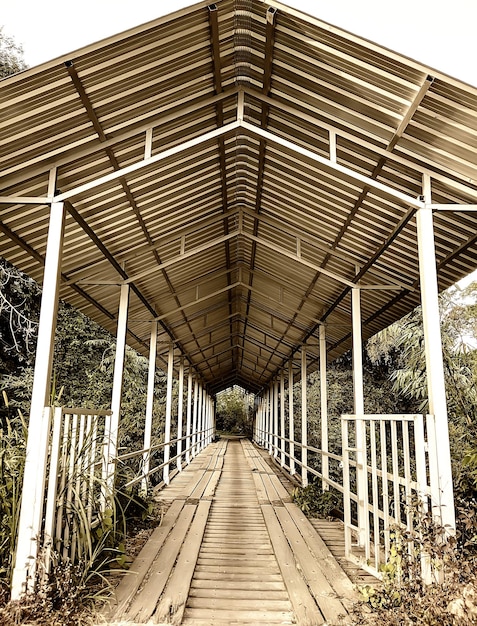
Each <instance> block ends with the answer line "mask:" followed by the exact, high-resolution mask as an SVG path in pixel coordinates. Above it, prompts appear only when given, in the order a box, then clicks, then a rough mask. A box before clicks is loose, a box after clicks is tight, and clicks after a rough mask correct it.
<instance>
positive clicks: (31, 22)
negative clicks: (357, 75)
mask: <svg viewBox="0 0 477 626" xmlns="http://www.w3.org/2000/svg"><path fill="white" fill-rule="evenodd" d="M211 2H212V0H211ZM193 3H194V0H167V1H164V0H162V1H161V0H79V2H68V1H66V2H65V0H0V26H4V32H5V33H6V34H7V35H10V36H13V37H14V38H15V40H16V41H17V43H20V44H22V45H23V48H24V52H25V60H26V62H27V63H28V65H30V66H33V65H38V64H39V63H43V62H44V61H49V60H51V59H53V58H55V57H58V56H62V55H64V54H65V53H68V52H72V51H73V50H76V49H78V48H80V47H82V46H84V45H87V44H90V43H93V42H96V41H99V40H100V39H103V38H105V37H108V36H110V35H113V34H116V33H119V32H121V31H123V30H127V29H128V28H131V27H133V26H137V25H138V24H142V23H144V22H147V21H149V20H152V19H154V18H156V17H159V16H161V15H165V14H167V13H171V12H172V11H175V10H177V9H180V8H182V7H185V6H188V5H190V4H193ZM270 4H273V0H270ZM284 4H288V5H289V6H292V7H294V8H297V9H300V10H302V11H304V12H306V13H309V14H311V15H314V16H315V17H318V18H319V19H322V20H324V21H325V22H329V23H330V24H333V25H335V26H340V27H341V28H344V29H345V30H348V31H350V32H352V33H354V34H356V35H360V36H362V37H365V38H366V39H369V40H371V41H374V42H376V43H379V44H382V45H384V46H385V47H387V48H389V49H391V50H394V51H396V52H400V53H401V54H404V55H406V56H408V57H410V58H412V59H415V60H416V61H420V62H422V63H424V64H425V65H428V66H429V67H430V68H431V69H436V70H439V71H441V72H444V73H445V74H449V75H450V76H453V77H455V78H459V79H461V80H463V81H465V82H467V83H470V84H472V85H475V86H477V37H476V35H475V29H476V24H477V0H399V1H398V2H396V1H394V2H390V1H389V0H285V1H284Z"/></svg>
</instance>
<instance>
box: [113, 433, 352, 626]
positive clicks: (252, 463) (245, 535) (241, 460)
mask: <svg viewBox="0 0 477 626" xmlns="http://www.w3.org/2000/svg"><path fill="white" fill-rule="evenodd" d="M159 495H160V498H161V500H165V501H166V502H168V503H169V504H170V506H169V508H168V510H167V513H166V514H165V516H164V519H163V522H162V524H161V525H160V526H159V527H158V528H157V529H156V530H155V531H154V533H153V535H152V536H151V538H150V539H149V541H148V543H147V544H146V545H145V546H144V548H143V549H142V551H141V553H140V554H139V556H138V557H137V559H136V560H135V561H134V563H133V564H132V567H131V570H130V571H129V572H128V573H127V574H126V575H125V576H124V577H123V579H122V580H121V582H120V584H119V585H118V587H117V589H116V594H115V598H114V600H113V603H112V605H111V606H110V608H109V611H108V613H107V615H105V617H106V619H107V620H108V621H109V623H122V624H124V623H126V624H127V623H129V624H145V623H148V624H166V623H167V624H184V625H188V626H192V625H195V626H205V625H210V626H222V625H224V626H225V625H227V626H232V625H234V624H236V625H243V624H249V625H250V624H257V625H262V624H298V625H303V626H316V625H319V624H324V623H326V624H338V623H342V621H340V620H342V619H343V618H344V620H345V623H346V621H347V620H346V616H347V615H348V609H349V608H350V606H351V604H352V602H353V600H354V599H355V593H356V592H355V591H354V588H353V584H352V583H351V581H350V579H349V578H348V576H347V575H346V574H345V573H344V571H343V570H342V569H341V567H340V566H339V564H338V562H337V561H336V560H335V558H334V557H333V555H332V554H331V552H330V551H329V549H328V548H327V547H326V545H325V543H324V542H323V540H322V539H321V537H320V536H319V535H318V534H317V532H316V531H315V529H314V528H313V526H312V525H311V524H310V522H309V521H308V520H307V519H306V518H305V517H304V515H303V514H302V513H301V511H300V510H299V509H298V507H296V506H295V505H294V504H292V502H291V499H290V496H289V493H288V491H287V490H286V489H285V487H284V486H283V484H282V482H281V481H280V478H279V477H278V475H277V474H276V473H275V472H274V470H273V468H272V467H271V465H270V463H268V462H267V459H266V455H265V454H262V453H261V451H260V450H259V449H257V448H256V447H254V446H253V444H252V443H250V441H248V440H246V439H239V440H233V439H231V440H227V439H221V440H220V441H218V442H216V443H213V444H211V445H210V446H209V447H208V448H207V449H206V450H205V451H204V452H202V454H200V455H199V456H198V457H196V458H195V459H194V461H193V462H192V463H191V464H190V465H189V466H188V467H187V468H186V469H185V470H184V471H183V472H182V473H180V474H179V475H177V477H176V478H175V479H174V480H173V481H172V482H171V484H170V485H169V486H168V487H165V488H164V489H163V490H162V491H161V492H160V494H159Z"/></svg>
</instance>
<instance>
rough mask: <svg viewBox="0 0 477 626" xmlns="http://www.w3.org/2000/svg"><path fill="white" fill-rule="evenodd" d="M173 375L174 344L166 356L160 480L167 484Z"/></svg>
mask: <svg viewBox="0 0 477 626" xmlns="http://www.w3.org/2000/svg"><path fill="white" fill-rule="evenodd" d="M173 377H174V345H173V344H171V345H170V346H169V354H168V358H167V395H166V423H165V424H164V468H163V470H162V480H163V481H164V483H165V484H166V485H168V484H169V481H170V478H169V459H170V456H171V422H172V382H173Z"/></svg>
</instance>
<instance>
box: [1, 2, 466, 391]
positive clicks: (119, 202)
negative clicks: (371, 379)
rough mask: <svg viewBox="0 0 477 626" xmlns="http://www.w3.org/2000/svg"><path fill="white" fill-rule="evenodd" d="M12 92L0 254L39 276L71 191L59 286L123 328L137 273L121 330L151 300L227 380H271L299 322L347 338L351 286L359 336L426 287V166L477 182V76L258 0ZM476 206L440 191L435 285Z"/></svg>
mask: <svg viewBox="0 0 477 626" xmlns="http://www.w3.org/2000/svg"><path fill="white" fill-rule="evenodd" d="M0 108H1V116H0V129H1V131H0V167H1V168H2V174H1V178H0V196H2V198H3V199H2V202H1V203H0V211H1V225H0V228H1V232H2V235H1V245H0V254H1V255H3V256H4V257H6V258H7V259H8V260H10V261H11V262H12V263H14V264H15V265H16V266H17V267H19V268H20V269H22V270H24V271H25V272H27V273H28V274H29V275H31V276H32V277H33V278H35V279H37V280H39V281H40V282H41V280H42V274H43V262H44V257H45V252H46V235H47V229H48V216H49V204H48V201H47V199H48V198H50V199H51V196H52V195H55V199H56V200H58V201H65V202H66V208H67V220H66V234H65V242H64V254H63V266H62V283H61V293H60V295H61V297H62V298H63V299H64V300H66V301H68V302H69V303H71V304H72V305H73V306H75V307H77V308H79V309H80V310H82V311H83V312H84V313H86V314H87V315H89V316H90V317H92V318H93V319H95V320H96V321H98V322H99V323H100V324H101V325H102V326H104V327H106V328H107V329H109V330H111V332H113V333H114V332H115V329H116V319H117V311H118V302H119V287H120V285H121V284H123V283H124V282H125V281H126V282H129V283H130V285H131V300H130V308H129V320H128V331H129V332H128V343H129V344H130V345H131V346H132V347H134V348H136V349H138V350H139V351H140V352H142V353H143V354H147V352H148V345H149V337H150V332H151V322H152V320H153V319H156V320H158V322H159V342H160V343H159V345H160V346H162V350H161V352H162V353H164V354H165V352H166V350H167V345H168V344H169V343H170V342H171V341H174V344H175V345H176V347H177V351H176V354H177V355H179V354H182V355H184V356H185V358H186V362H189V363H190V364H191V365H192V367H193V368H194V369H195V370H196V371H197V373H198V375H199V376H200V377H201V379H202V380H203V381H204V383H205V384H206V385H207V386H208V389H209V390H210V391H211V392H212V393H214V392H217V391H219V390H220V389H223V388H225V387H227V386H230V385H232V384H239V385H242V386H243V387H245V388H247V389H249V390H250V391H254V392H256V391H258V390H260V389H261V388H262V387H263V386H264V385H265V384H267V383H269V382H270V380H271V379H272V378H273V376H274V375H276V373H277V372H278V371H280V369H281V368H282V367H283V366H284V365H285V364H286V363H287V361H288V360H289V359H290V357H292V356H293V355H294V354H295V353H297V351H298V350H299V348H300V346H301V345H302V344H303V343H304V342H308V344H309V346H310V347H309V365H310V367H313V366H314V361H316V353H317V347H316V345H317V341H316V337H317V335H318V328H319V325H320V324H322V323H325V324H326V337H327V348H328V355H329V358H330V359H333V358H336V357H337V356H339V355H340V354H342V353H343V352H344V351H346V350H347V349H349V348H350V345H351V333H350V321H351V311H350V307H351V305H350V295H349V294H350V289H351V288H352V287H353V285H356V284H358V283H359V286H360V287H362V290H361V294H362V319H363V335H364V337H365V338H366V337H369V336H371V335H373V334H374V333H376V332H377V331H379V330H380V329H382V328H384V327H386V326H387V325H389V324H390V323H392V322H393V321H395V320H397V319H399V318H400V317H402V316H403V315H404V314H405V313H407V312H408V311H409V310H411V309H412V308H413V307H414V306H415V305H416V304H418V303H419V274H418V255H417V243H416V210H419V207H420V206H422V199H419V198H420V196H421V194H423V187H422V184H423V182H422V181H423V177H424V178H426V179H427V180H430V183H431V188H432V203H433V204H436V205H438V204H443V205H469V204H476V203H477V175H476V170H475V167H476V161H477V159H476V148H477V91H476V90H475V89H474V88H472V87H469V86H467V85H465V84H462V83H460V82H458V81H456V80H453V79H451V78H449V77H447V76H444V75H442V74H440V73H438V72H434V71H431V70H429V69H428V68H426V67H423V66H421V65H420V64H418V63H416V62H414V61H411V60H408V59H406V58H404V57H402V56H399V55H398V54H395V53H392V52H390V51H386V50H384V49H382V48H380V47H378V46H376V45H374V44H372V43H370V42H366V41H364V40H361V39H359V38H358V37H355V36H353V35H350V34H349V33H345V32H343V31H340V30H339V29H337V28H334V27H331V26H329V25H327V24H325V23H322V22H320V21H319V20H316V19H314V18H310V17H308V16H305V15H303V14H300V13H298V12H296V11H294V10H291V9H288V8H287V7H285V6H282V5H278V4H274V5H273V7H272V8H270V5H269V4H267V3H264V2H262V1H261V0H221V1H220V2H217V3H216V4H215V5H208V4H207V3H200V4H197V5H194V6H192V7H190V8H189V9H185V10H183V11H180V12H178V13H176V14H173V15H171V16H167V17H165V18H160V19H158V20H156V21H154V22H151V23H149V24H146V25H144V26H141V27H138V28H135V29H133V30H131V31H128V32H127V33H123V34H120V35H117V36H115V37H112V38H110V39H108V40H105V41H103V42H100V43H98V44H94V45H91V46H89V47H88V48H85V49H83V50H80V51H79V52H77V53H74V54H72V55H71V56H68V57H65V58H60V59H57V60H55V61H52V62H50V63H47V64H44V65H42V66H39V67H38V68H33V69H30V70H27V71H25V72H23V73H21V74H19V75H17V76H14V77H11V78H8V79H6V80H4V81H2V82H1V84H0ZM55 176H56V179H55ZM7 198H12V199H11V201H8V200H7ZM35 198H36V200H35ZM447 208H449V207H447ZM450 208H451V209H452V208H453V207H450ZM455 208H456V209H457V208H458V207H455ZM462 209H463V207H459V208H458V210H445V211H444V210H437V207H436V210H435V211H434V220H435V242H436V254H437V263H438V275H439V289H444V288H446V287H448V286H450V285H451V284H453V283H454V282H455V281H456V280H458V279H459V278H461V277H462V276H464V275H466V274H468V273H469V272H471V271H472V270H474V269H475V268H476V266H477V263H476V259H477V246H476V239H477V229H476V226H477V214H476V213H474V212H472V210H470V209H469V208H468V209H467V210H465V209H464V210H462Z"/></svg>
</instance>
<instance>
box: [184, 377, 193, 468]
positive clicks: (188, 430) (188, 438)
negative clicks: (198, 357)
mask: <svg viewBox="0 0 477 626" xmlns="http://www.w3.org/2000/svg"><path fill="white" fill-rule="evenodd" d="M192 385H193V378H192V368H191V367H190V365H189V372H188V376H187V417H186V440H185V442H186V444H185V445H186V453H185V460H186V463H187V464H189V463H190V447H191V427H192Z"/></svg>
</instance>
